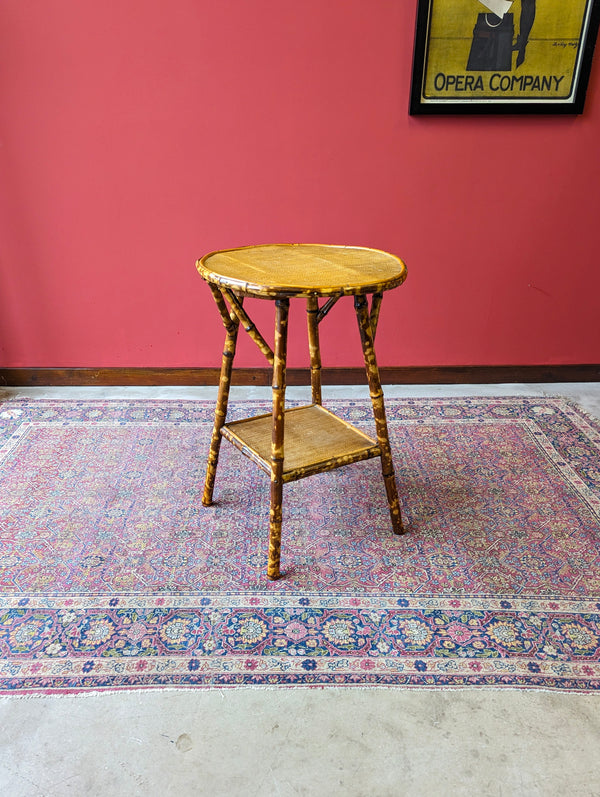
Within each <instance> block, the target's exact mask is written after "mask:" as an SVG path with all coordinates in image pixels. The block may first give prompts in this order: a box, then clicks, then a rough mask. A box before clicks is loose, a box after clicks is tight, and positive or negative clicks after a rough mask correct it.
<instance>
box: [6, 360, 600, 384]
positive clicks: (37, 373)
mask: <svg viewBox="0 0 600 797" xmlns="http://www.w3.org/2000/svg"><path fill="white" fill-rule="evenodd" d="M233 374H234V375H233V380H232V382H233V384H236V385H270V384H271V370H270V369H269V368H237V369H234V372H233ZM380 374H381V381H382V382H383V384H387V385H393V384H396V385H446V384H449V385H457V384H465V385H466V384H502V383H514V382H526V383H533V382H600V364H598V365H465V366H456V365H451V366H438V367H433V366H424V367H417V366H401V367H390V366H384V367H382V368H380ZM322 379H323V383H324V384H326V385H358V384H365V383H366V378H365V372H364V370H363V369H362V368H323V370H322ZM218 383H219V369H218V368H0V386H5V387H9V386H10V387H42V386H44V387H46V386H47V387H63V386H78V387H82V386H93V385H98V386H105V387H110V386H127V385H130V386H150V387H151V386H168V385H175V386H177V385H181V386H184V385H189V386H195V385H218ZM287 383H288V385H309V384H310V374H309V371H308V369H304V368H288V370H287Z"/></svg>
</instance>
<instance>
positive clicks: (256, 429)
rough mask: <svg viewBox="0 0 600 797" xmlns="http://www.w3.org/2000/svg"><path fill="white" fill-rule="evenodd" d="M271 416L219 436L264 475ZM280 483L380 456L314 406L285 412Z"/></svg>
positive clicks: (373, 446)
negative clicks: (255, 465) (253, 463)
mask: <svg viewBox="0 0 600 797" xmlns="http://www.w3.org/2000/svg"><path fill="white" fill-rule="evenodd" d="M272 425H273V421H272V416H271V414H268V415H257V416H256V417H255V418H247V419H244V420H241V421H232V422H231V423H228V424H225V426H224V427H223V428H222V430H221V434H222V435H223V437H224V438H225V439H226V440H229V442H230V443H232V444H233V445H234V446H235V447H236V448H238V449H239V450H240V451H241V452H242V453H243V454H245V455H246V456H247V457H249V458H250V459H251V460H252V461H253V462H255V463H256V464H257V465H258V466H259V467H260V468H262V469H263V470H264V471H266V472H267V473H270V472H271V431H272ZM284 428H285V433H284V461H283V481H284V482H290V481H295V480H296V479H302V478H304V477H305V476H311V475H313V474H315V473H323V472H325V471H328V470H334V469H335V468H339V467H341V466H342V465H349V464H350V463H352V462H360V461H361V460H363V459H371V458H372V457H378V456H380V454H381V451H380V448H379V446H378V445H377V443H376V442H375V441H374V440H372V439H371V438H370V437H369V436H368V435H366V434H364V433H363V432H361V431H360V430H358V429H356V428H355V427H354V426H351V425H350V424H348V423H346V422H345V421H342V420H341V419H340V418H338V417H337V416H336V415H334V414H333V413H332V412H329V410H326V409H325V408H324V407H321V406H320V405H318V404H311V405H310V406H308V407H294V408H293V409H289V410H286V411H285V427H284Z"/></svg>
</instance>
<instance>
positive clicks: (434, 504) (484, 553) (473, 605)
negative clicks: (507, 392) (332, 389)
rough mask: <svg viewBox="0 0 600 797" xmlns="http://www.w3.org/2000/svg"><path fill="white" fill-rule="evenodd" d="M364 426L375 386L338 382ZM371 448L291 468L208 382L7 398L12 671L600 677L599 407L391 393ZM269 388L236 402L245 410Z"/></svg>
mask: <svg viewBox="0 0 600 797" xmlns="http://www.w3.org/2000/svg"><path fill="white" fill-rule="evenodd" d="M325 403H326V406H328V407H330V408H331V409H333V410H334V411H335V412H336V413H337V414H338V415H340V417H342V418H346V419H347V420H349V421H351V422H353V423H354V424H356V425H357V426H359V427H360V428H363V429H364V430H365V431H367V432H370V433H372V431H373V427H372V416H371V409H370V405H369V404H368V403H367V402H362V401H331V402H327V401H326V402H325ZM386 409H387V414H388V424H389V430H390V441H391V444H392V451H393V456H394V461H395V466H396V476H397V481H398V488H399V494H400V499H401V504H402V509H403V514H404V518H405V522H406V526H407V534H405V535H404V536H402V537H397V536H394V535H393V534H392V531H391V525H390V521H389V515H388V513H387V505H386V500H385V492H384V488H383V481H382V479H381V474H380V470H379V461H378V460H372V461H368V462H363V463H358V464H356V465H351V466H348V467H346V468H342V469H340V470H338V471H335V472H333V473H328V474H321V475H319V476H315V477H311V478H309V479H305V480H303V481H300V482H296V483H294V484H290V485H286V488H285V490H284V523H283V540H282V572H283V574H284V577H283V578H282V579H281V580H279V581H277V582H274V583H270V582H268V581H267V579H266V574H265V571H266V557H267V536H268V501H269V480H268V478H267V477H266V476H265V475H264V474H262V473H261V472H260V471H258V469H256V468H255V467H254V466H253V465H252V464H251V463H250V462H248V460H246V459H245V458H244V457H243V456H242V455H241V454H240V453H239V452H237V451H236V450H234V449H233V448H232V447H231V446H229V445H227V444H224V445H223V447H222V454H221V462H220V465H219V471H218V473H217V482H216V488H215V499H216V504H215V505H214V506H213V507H210V508H203V507H202V505H201V503H200V499H201V495H202V487H203V478H204V470H205V463H206V455H207V450H208V443H209V439H210V432H211V427H212V418H213V410H214V405H213V403H212V402H206V401H197V402H194V401H174V400H160V401H147V400H133V401H115V400H111V401H106V400H98V401H93V400H86V401H72V400H60V401H52V400H11V401H5V402H0V688H1V690H2V692H3V693H5V694H6V693H21V694H23V693H38V694H41V693H48V692H79V691H86V690H101V689H113V690H114V689H122V688H143V687H146V688H148V687H165V686H180V687H191V686H203V687H210V686H220V687H222V686H235V685H282V686H284V685H285V686H293V685H313V686H326V685H337V686H351V685H390V686H409V687H437V688H439V687H457V686H480V687H485V686H494V687H502V686H505V687H533V688H546V689H561V690H567V691H571V690H577V691H592V690H597V689H598V688H599V687H600V425H599V424H598V422H597V421H594V420H593V419H591V418H590V417H588V416H587V415H586V414H585V413H584V412H583V411H581V410H580V409H579V408H578V407H576V406H575V405H573V404H571V403H569V402H566V401H564V400H562V399H554V398H544V399H538V398H522V397H519V398H496V399H491V398H485V399H477V398H471V399H469V398H466V399H435V400H432V399H427V400H426V399H395V400H388V401H386ZM267 411H269V406H268V405H266V404H264V403H261V402H243V403H237V404H235V405H234V406H232V407H231V417H232V418H233V417H236V416H237V417H246V416H248V415H251V414H258V413H260V412H267Z"/></svg>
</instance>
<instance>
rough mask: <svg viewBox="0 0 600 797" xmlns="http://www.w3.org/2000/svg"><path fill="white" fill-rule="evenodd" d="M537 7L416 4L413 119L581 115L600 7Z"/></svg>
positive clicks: (529, 3)
mask: <svg viewBox="0 0 600 797" xmlns="http://www.w3.org/2000/svg"><path fill="white" fill-rule="evenodd" d="M538 4H539V0H538ZM500 5H502V6H503V8H504V7H506V6H510V10H509V11H506V12H504V14H502V13H501V12H500V13H499V14H495V13H493V12H492V11H491V10H490V6H491V7H492V8H495V9H496V10H498V7H499V6H500ZM539 5H540V8H539V9H538V8H537V7H536V0H514V1H513V2H512V3H511V2H510V0H458V1H457V0H418V7H417V23H416V31H415V44H414V54H413V71H412V85H411V94H410V107H409V112H410V114H411V115H420V114H580V113H582V112H583V108H584V103H585V95H586V90H587V86H588V81H589V76H590V69H591V65H592V58H593V54H594V47H595V44H596V38H597V35H598V26H599V23H600V0H545V5H544V7H543V8H542V7H541V4H539ZM471 9H472V12H471ZM523 9H525V11H524V10H523ZM553 10H555V12H556V13H555V15H554V16H553V15H552V11H553ZM532 11H533V19H532ZM471 13H472V16H471ZM524 15H525V16H524ZM536 17H537V19H536ZM536 25H537V30H536ZM561 25H562V26H563V27H562V28H561ZM521 29H522V30H523V32H524V35H523V37H521ZM574 35H575V38H574ZM523 41H524V44H523ZM521 49H522V52H521Z"/></svg>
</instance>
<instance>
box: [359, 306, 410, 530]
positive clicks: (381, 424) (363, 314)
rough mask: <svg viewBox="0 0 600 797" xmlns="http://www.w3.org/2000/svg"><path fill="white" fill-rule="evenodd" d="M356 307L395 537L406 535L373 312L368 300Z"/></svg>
mask: <svg viewBox="0 0 600 797" xmlns="http://www.w3.org/2000/svg"><path fill="white" fill-rule="evenodd" d="M354 307H355V309H356V318H357V319H358V328H359V330H360V339H361V343H362V348H363V355H364V358H365V368H366V370H367V379H368V380H369V392H370V394H371V403H372V404H373V415H374V416H375V428H376V430H377V442H378V443H379V448H380V449H381V471H382V473H383V480H384V483H385V491H386V494H387V499H388V504H389V507H390V517H391V519H392V527H393V529H394V533H395V534H402V533H403V532H404V527H403V526H402V515H401V512H400V502H399V500H398V491H397V489H396V477H395V475H394V463H393V461H392V453H391V451H390V442H389V438H388V429H387V421H386V418H385V406H384V403H383V390H382V389H381V381H380V379H379V369H378V367H377V360H376V358H375V348H374V346H373V332H372V329H371V320H370V318H369V308H368V304H367V299H366V297H365V296H355V297H354Z"/></svg>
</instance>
